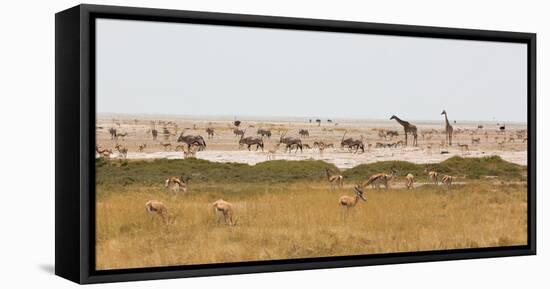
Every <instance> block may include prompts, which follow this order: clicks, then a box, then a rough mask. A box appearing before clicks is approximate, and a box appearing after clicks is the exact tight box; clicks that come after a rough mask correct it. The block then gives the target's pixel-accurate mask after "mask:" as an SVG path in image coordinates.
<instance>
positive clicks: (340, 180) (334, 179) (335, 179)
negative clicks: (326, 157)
mask: <svg viewBox="0 0 550 289" xmlns="http://www.w3.org/2000/svg"><path fill="white" fill-rule="evenodd" d="M325 171H326V174H327V180H328V182H329V183H330V188H331V189H334V187H336V186H337V187H339V188H342V187H343V186H344V177H343V176H342V175H340V174H335V173H333V172H332V171H331V170H329V169H328V168H326V169H325Z"/></svg>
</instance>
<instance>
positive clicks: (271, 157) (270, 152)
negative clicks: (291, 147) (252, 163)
mask: <svg viewBox="0 0 550 289" xmlns="http://www.w3.org/2000/svg"><path fill="white" fill-rule="evenodd" d="M280 146H281V144H280V143H278V144H276V145H274V146H273V148H272V149H270V150H268V151H267V160H274V159H275V153H276V152H277V151H278V150H279V147H280Z"/></svg>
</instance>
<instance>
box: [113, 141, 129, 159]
mask: <svg viewBox="0 0 550 289" xmlns="http://www.w3.org/2000/svg"><path fill="white" fill-rule="evenodd" d="M115 149H116V150H117V151H118V153H119V155H120V156H121V157H122V158H126V156H127V155H128V149H127V148H125V147H123V146H121V145H120V144H117V145H116V146H115Z"/></svg>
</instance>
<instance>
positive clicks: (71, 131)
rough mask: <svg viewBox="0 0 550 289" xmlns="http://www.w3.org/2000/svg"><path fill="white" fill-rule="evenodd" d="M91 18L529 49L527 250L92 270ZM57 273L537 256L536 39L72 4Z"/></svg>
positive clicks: (85, 278) (97, 279)
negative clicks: (463, 41)
mask: <svg viewBox="0 0 550 289" xmlns="http://www.w3.org/2000/svg"><path fill="white" fill-rule="evenodd" d="M97 18H111V19H134V20H145V21H163V22H179V23H197V24H214V25H229V26H246V27H266V28H279V29H298V30H312V31H332V32H346V33H364V34H378V35H396V36H416V37H429V38H445V39H467V40H483V41H499V42H513V43H525V44H527V46H528V61H527V63H528V69H527V73H528V75H527V77H528V100H527V101H528V134H529V142H528V202H527V203H528V204H527V207H528V244H527V245H525V246H512V247H494V248H479V249H457V250H444V251H422V252H410V253H390V254H375V255H364V256H352V257H347V256H342V257H323V258H308V259H289V260H277V261H257V262H256V261H255V262H242V263H226V264H205V265H185V266H170V267H153V268H141V269H121V270H107V271H96V270H95V258H94V256H95V246H94V245H95V222H94V220H95V194H94V192H95V182H94V180H95V166H94V159H95V155H94V149H93V148H94V145H95V91H94V89H95V67H94V64H95V59H94V57H95V56H94V55H95V54H94V48H95V38H94V35H95V26H94V25H95V24H94V23H95V22H94V20H95V19H97ZM55 59H56V60H55V97H56V99H55V103H56V105H55V109H56V113H55V118H56V119H55V125H56V135H55V140H56V145H55V148H56V158H55V159H56V168H55V170H56V172H55V175H56V192H55V251H56V252H55V262H56V263H55V274H56V275H59V276H61V277H63V278H66V279H69V280H72V281H74V282H77V283H81V284H83V283H101V282H115V281H133V280H145V279H163V278H180V277H193V276H209V275H224V274H243V273H255V272H272V271H287V270H305V269H318V268H336V267H349V266H367V265H382V264H397V263H412V262H428V261H443V260H457V259H473V258H489V257H504V256H520V255H534V254H536V143H537V141H536V34H534V33H518V32H503V31H486V30H473V29H456V28H440V27H426V26H411V25H395V24H378V23H362V22H351V21H334V20H319V19H301V18H287V17H272V16H256V15H238V14H226V13H211V12H193V11H179V10H166V9H150V8H132V7H116V6H102V5H87V4H83V5H78V6H76V7H73V8H70V9H67V10H64V11H61V12H59V13H57V14H56V15H55Z"/></svg>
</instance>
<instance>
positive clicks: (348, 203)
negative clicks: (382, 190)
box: [338, 185, 367, 219]
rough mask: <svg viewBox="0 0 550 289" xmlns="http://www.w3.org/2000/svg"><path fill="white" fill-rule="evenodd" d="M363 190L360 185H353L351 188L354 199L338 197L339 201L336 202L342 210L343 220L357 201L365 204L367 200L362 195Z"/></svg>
mask: <svg viewBox="0 0 550 289" xmlns="http://www.w3.org/2000/svg"><path fill="white" fill-rule="evenodd" d="M363 190H364V188H363V186H362V185H355V187H354V188H353V191H354V192H355V197H350V196H346V195H344V196H341V197H340V199H339V200H338V204H339V205H340V207H341V208H342V219H345V218H346V217H347V215H348V213H349V210H350V209H351V208H353V207H355V205H356V204H357V202H358V201H359V199H361V200H363V201H365V202H366V201H367V198H366V197H365V196H364V195H363V194H364V192H363Z"/></svg>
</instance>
